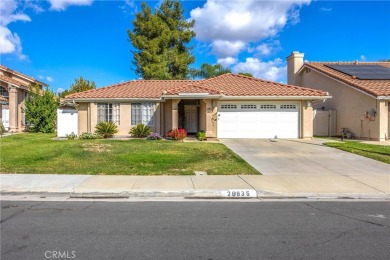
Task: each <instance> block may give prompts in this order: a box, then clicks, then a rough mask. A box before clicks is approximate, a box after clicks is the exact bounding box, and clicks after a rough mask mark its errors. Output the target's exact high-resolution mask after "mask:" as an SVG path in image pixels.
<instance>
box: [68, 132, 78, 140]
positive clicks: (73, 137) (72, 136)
mask: <svg viewBox="0 0 390 260" xmlns="http://www.w3.org/2000/svg"><path fill="white" fill-rule="evenodd" d="M65 137H66V138H67V139H68V140H74V139H76V138H77V135H76V134H75V133H73V132H72V133H70V134H68V135H65Z"/></svg>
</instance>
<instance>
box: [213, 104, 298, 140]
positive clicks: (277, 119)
mask: <svg viewBox="0 0 390 260" xmlns="http://www.w3.org/2000/svg"><path fill="white" fill-rule="evenodd" d="M217 127H218V138H275V137H276V138H298V137H299V102H252V103H233V102H230V103H228V102H224V103H222V102H221V103H219V105H218V125H217Z"/></svg>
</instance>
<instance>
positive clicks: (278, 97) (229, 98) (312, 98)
mask: <svg viewBox="0 0 390 260" xmlns="http://www.w3.org/2000/svg"><path fill="white" fill-rule="evenodd" d="M331 97H332V96H329V94H328V95H327V96H223V97H221V98H220V100H237V99H240V100H264V99H265V100H325V99H328V98H331Z"/></svg>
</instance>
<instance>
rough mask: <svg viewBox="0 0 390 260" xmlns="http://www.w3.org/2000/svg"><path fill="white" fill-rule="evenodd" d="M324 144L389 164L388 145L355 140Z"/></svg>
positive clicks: (389, 149)
mask: <svg viewBox="0 0 390 260" xmlns="http://www.w3.org/2000/svg"><path fill="white" fill-rule="evenodd" d="M324 145H327V146H330V147H334V148H337V149H340V150H343V151H347V152H350V153H354V154H358V155H361V156H364V157H368V158H371V159H374V160H377V161H381V162H384V163H389V164H390V146H388V145H374V144H364V143H361V142H356V141H344V142H329V143H324Z"/></svg>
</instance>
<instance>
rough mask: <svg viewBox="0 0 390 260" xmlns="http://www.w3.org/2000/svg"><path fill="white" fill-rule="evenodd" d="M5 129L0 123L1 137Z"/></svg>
mask: <svg viewBox="0 0 390 260" xmlns="http://www.w3.org/2000/svg"><path fill="white" fill-rule="evenodd" d="M5 132H6V131H5V127H4V125H3V122H0V136H3V134H4V133H5Z"/></svg>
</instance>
